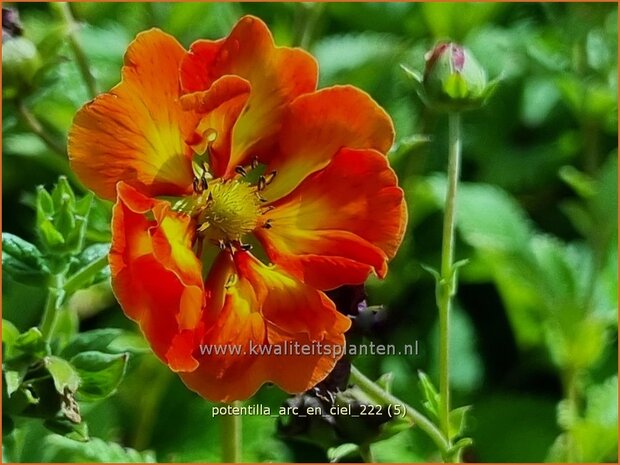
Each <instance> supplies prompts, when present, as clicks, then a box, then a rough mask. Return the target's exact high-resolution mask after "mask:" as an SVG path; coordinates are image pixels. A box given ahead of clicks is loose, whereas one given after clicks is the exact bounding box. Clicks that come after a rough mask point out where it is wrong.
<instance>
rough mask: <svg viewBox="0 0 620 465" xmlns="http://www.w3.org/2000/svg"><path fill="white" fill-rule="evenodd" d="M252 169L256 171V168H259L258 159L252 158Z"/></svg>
mask: <svg viewBox="0 0 620 465" xmlns="http://www.w3.org/2000/svg"><path fill="white" fill-rule="evenodd" d="M251 166H252V169H253V170H255V169H256V168H258V157H254V158H252V165H251Z"/></svg>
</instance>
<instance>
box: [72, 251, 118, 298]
mask: <svg viewBox="0 0 620 465" xmlns="http://www.w3.org/2000/svg"><path fill="white" fill-rule="evenodd" d="M106 266H108V256H107V254H106V255H103V256H102V257H99V258H98V259H97V260H95V261H93V262H91V263H89V264H88V265H86V266H85V267H84V268H82V269H81V270H80V271H78V272H77V273H75V274H74V275H73V276H71V277H70V278H69V279H67V281H66V282H65V285H64V290H65V292H66V293H67V294H72V293H74V292H75V291H78V290H80V289H82V287H83V286H84V284H86V283H87V282H88V281H90V279H91V278H92V277H93V276H95V275H96V274H97V273H99V272H100V271H101V270H103V269H104V268H105V267H106Z"/></svg>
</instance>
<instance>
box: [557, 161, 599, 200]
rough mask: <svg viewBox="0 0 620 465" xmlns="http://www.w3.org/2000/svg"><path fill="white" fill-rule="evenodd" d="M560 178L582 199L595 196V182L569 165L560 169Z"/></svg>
mask: <svg viewBox="0 0 620 465" xmlns="http://www.w3.org/2000/svg"><path fill="white" fill-rule="evenodd" d="M560 178H561V179H562V181H564V182H565V183H566V184H568V186H569V187H570V188H572V189H573V190H574V191H575V193H577V194H578V195H579V196H580V197H583V198H584V199H587V198H590V197H592V196H594V195H595V194H596V181H595V180H594V179H592V178H591V177H590V176H588V175H587V174H585V173H583V172H581V171H579V170H578V169H577V168H575V167H574V166H571V165H566V166H563V167H562V168H560Z"/></svg>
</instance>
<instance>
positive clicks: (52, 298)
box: [41, 274, 64, 342]
mask: <svg viewBox="0 0 620 465" xmlns="http://www.w3.org/2000/svg"><path fill="white" fill-rule="evenodd" d="M63 283H64V276H63V275H62V274H57V275H53V276H52V278H51V282H50V286H49V290H48V291H49V292H48V294H47V301H46V303H45V310H44V311H43V318H42V319H41V334H43V340H44V341H45V342H49V341H50V340H51V339H52V334H53V333H54V327H55V326H56V319H57V318H58V311H59V310H60V306H61V305H62V299H63V295H64V289H63Z"/></svg>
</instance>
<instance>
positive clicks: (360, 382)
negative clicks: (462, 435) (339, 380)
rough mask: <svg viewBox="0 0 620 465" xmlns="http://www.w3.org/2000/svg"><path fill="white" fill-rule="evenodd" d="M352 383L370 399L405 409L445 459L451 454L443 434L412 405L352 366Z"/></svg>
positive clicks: (406, 413) (407, 415) (409, 417)
mask: <svg viewBox="0 0 620 465" xmlns="http://www.w3.org/2000/svg"><path fill="white" fill-rule="evenodd" d="M351 382H352V383H353V384H355V385H357V386H358V387H359V388H360V389H361V390H362V391H364V392H365V393H366V394H368V395H369V396H370V397H372V398H374V399H376V400H377V401H380V402H382V403H384V404H388V405H393V406H395V405H399V406H401V407H402V408H404V409H405V415H406V417H407V418H408V419H409V420H411V421H412V422H413V423H414V424H415V425H417V426H418V428H420V429H421V430H422V431H424V432H425V433H426V434H427V435H428V437H429V438H431V440H432V441H433V442H434V443H435V444H436V445H437V447H438V448H439V450H440V452H441V454H442V455H443V456H444V457H445V456H446V455H447V454H448V453H449V449H450V444H449V443H448V440H447V439H446V437H447V436H444V435H443V434H442V432H441V431H440V430H439V429H438V428H437V426H435V425H434V424H433V422H432V421H430V420H429V419H428V418H426V416H424V414H422V413H421V412H419V411H418V410H416V409H415V408H413V407H412V406H410V405H407V404H406V403H404V402H403V401H402V400H400V399H399V398H398V397H396V396H394V395H392V394H390V393H389V392H386V391H385V390H383V388H381V386H379V385H377V384H376V383H375V382H374V381H372V380H370V379H369V378H367V377H366V376H365V375H364V374H363V373H362V372H361V371H359V370H358V369H357V368H356V367H354V366H351Z"/></svg>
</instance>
